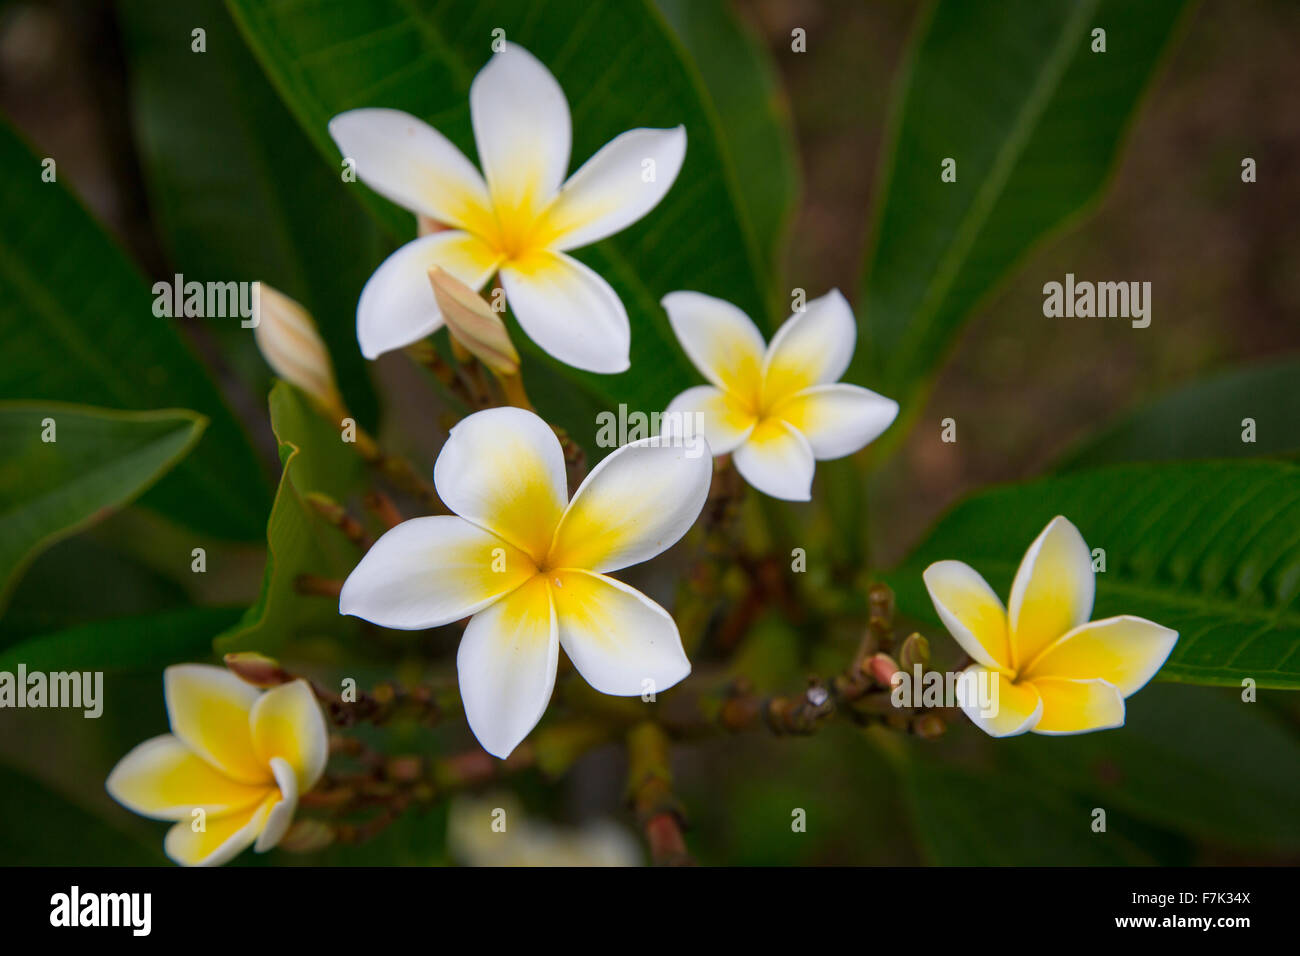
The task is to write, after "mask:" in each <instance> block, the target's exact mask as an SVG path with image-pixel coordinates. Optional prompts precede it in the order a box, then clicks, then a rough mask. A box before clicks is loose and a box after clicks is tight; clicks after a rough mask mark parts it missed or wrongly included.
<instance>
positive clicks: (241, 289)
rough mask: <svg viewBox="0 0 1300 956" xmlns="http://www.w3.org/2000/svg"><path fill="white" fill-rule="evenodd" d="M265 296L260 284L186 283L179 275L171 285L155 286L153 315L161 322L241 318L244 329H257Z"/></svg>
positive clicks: (158, 284) (160, 282)
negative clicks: (179, 319) (261, 299)
mask: <svg viewBox="0 0 1300 956" xmlns="http://www.w3.org/2000/svg"><path fill="white" fill-rule="evenodd" d="M261 294H262V288H261V283H259V282H197V281H194V280H191V281H189V282H186V281H185V276H183V275H181V274H180V273H179V272H178V273H176V275H175V276H174V277H173V279H172V281H171V282H162V281H159V282H155V283H154V284H153V314H154V315H156V316H158V318H160V319H164V318H165V319H175V318H180V317H182V316H184V317H186V318H191V319H235V318H237V319H239V320H240V322H239V324H240V326H241V327H242V328H245V329H255V328H257V323H258V316H259V315H260V314H261V310H260V309H259V308H258V306H259V305H260V304H261V302H260V296H261Z"/></svg>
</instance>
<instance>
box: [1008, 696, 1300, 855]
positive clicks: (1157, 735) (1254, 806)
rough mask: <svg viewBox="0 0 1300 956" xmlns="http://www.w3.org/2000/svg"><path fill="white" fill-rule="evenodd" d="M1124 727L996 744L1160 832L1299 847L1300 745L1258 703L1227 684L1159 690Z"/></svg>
mask: <svg viewBox="0 0 1300 956" xmlns="http://www.w3.org/2000/svg"><path fill="white" fill-rule="evenodd" d="M1127 709H1128V714H1127V720H1126V722H1125V724H1124V727H1123V729H1121V730H1115V731H1107V732H1104V733H1095V734H1079V735H1077V736H1073V737H1040V736H1038V735H1035V734H1026V735H1025V736H1023V737H1019V738H1016V739H1015V740H1005V741H998V742H997V745H998V747H999V749H1000V751H1001V752H1002V754H1003V755H1004V756H1005V757H1006V758H1008V760H1009V761H1010V762H1012V763H1013V764H1015V765H1017V766H1019V767H1020V768H1021V770H1022V772H1027V773H1033V774H1035V775H1036V776H1038V777H1041V778H1043V779H1045V780H1046V781H1048V782H1050V783H1052V784H1054V785H1056V786H1060V787H1064V788H1067V789H1069V790H1071V791H1073V792H1076V793H1080V794H1083V795H1086V796H1087V797H1088V799H1089V805H1090V806H1100V807H1104V808H1108V809H1116V808H1118V809H1120V810H1122V811H1124V812H1125V813H1127V814H1129V815H1130V816H1133V817H1137V818H1139V819H1142V820H1145V821H1146V822H1147V823H1149V824H1151V825H1152V826H1157V827H1163V828H1167V829H1172V830H1177V831H1179V832H1182V833H1186V834H1190V835H1192V836H1195V837H1198V838H1200V839H1204V840H1208V841H1210V842H1212V843H1216V844H1220V845H1224V844H1226V845H1229V846H1235V847H1245V848H1249V849H1252V850H1256V851H1259V850H1264V851H1271V852H1274V853H1294V852H1296V850H1297V849H1300V815H1298V814H1297V813H1296V812H1295V808H1296V807H1297V806H1300V744H1298V743H1297V742H1296V739H1295V735H1294V734H1291V733H1288V732H1287V731H1286V730H1285V729H1284V728H1283V727H1282V726H1280V725H1279V724H1278V723H1277V722H1276V721H1274V720H1272V719H1270V717H1269V715H1268V714H1267V713H1266V712H1265V711H1264V710H1263V709H1262V705H1261V704H1258V703H1246V702H1244V701H1242V699H1241V696H1240V693H1239V692H1236V693H1234V692H1233V691H1229V690H1224V689H1221V688H1208V687H1176V686H1171V685H1156V686H1152V687H1148V688H1145V689H1144V690H1142V691H1140V692H1138V694H1136V695H1135V696H1134V697H1132V698H1130V699H1129V701H1128V705H1127Z"/></svg>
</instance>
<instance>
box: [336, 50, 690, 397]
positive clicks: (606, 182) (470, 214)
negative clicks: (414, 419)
mask: <svg viewBox="0 0 1300 956" xmlns="http://www.w3.org/2000/svg"><path fill="white" fill-rule="evenodd" d="M469 106H470V118H471V120H472V121H473V126H474V141H475V144H476V145H477V147H478V156H479V161H480V162H481V163H482V166H483V175H480V174H479V171H478V170H477V169H476V168H474V165H473V164H472V163H471V162H470V161H469V160H468V159H466V158H465V156H464V154H462V153H461V152H460V150H458V149H457V148H456V147H455V146H453V145H452V143H451V142H450V141H449V140H448V139H447V138H446V137H445V136H443V135H442V134H441V133H439V132H438V131H437V130H435V129H434V128H433V127H431V126H429V125H428V124H427V123H424V122H423V121H421V120H419V119H417V118H416V117H414V116H411V115H409V114H407V113H403V112H400V111H398V110H391V109H359V110H350V111H348V112H346V113H340V114H339V115H338V116H336V117H334V119H332V120H331V121H330V126H329V129H330V135H331V136H332V137H334V142H335V143H337V144H338V147H339V149H340V150H341V151H342V153H343V155H344V157H346V158H349V159H351V160H353V161H354V162H355V163H356V172H357V175H358V176H359V177H360V178H361V180H362V181H364V182H365V183H366V184H367V185H369V186H370V187H371V188H372V189H374V190H375V191H376V192H378V193H379V194H381V195H383V196H385V197H387V198H388V199H391V200H392V201H393V202H395V203H397V204H398V205H400V206H403V207H405V208H407V209H409V210H411V211H412V212H414V213H416V214H418V215H422V216H426V217H428V218H429V219H432V220H435V221H436V222H438V223H440V224H442V225H445V226H447V227H448V228H447V229H446V230H444V231H440V232H435V233H433V234H431V235H427V236H423V237H421V238H419V239H416V240H414V241H413V242H409V243H407V244H406V245H404V246H403V247H402V248H400V249H398V250H397V251H396V252H395V253H393V254H392V255H391V256H390V257H389V258H388V259H387V260H386V261H385V262H384V263H383V265H381V266H380V267H379V269H378V270H377V271H376V272H375V274H374V275H373V276H372V277H371V279H370V281H369V282H367V283H366V286H365V289H364V290H363V291H362V293H361V301H360V302H359V303H358V305H357V339H358V341H359V342H360V344H361V351H362V352H363V353H364V354H365V356H366V357H367V358H375V357H376V356H378V355H381V354H382V353H384V352H388V351H390V350H392V349H397V348H402V347H403V346H406V345H410V344H411V343H412V342H416V341H418V340H419V339H421V338H423V337H424V336H426V335H428V334H429V333H430V332H433V331H434V330H435V329H437V328H439V327H440V326H441V325H442V317H441V316H440V315H439V313H438V307H437V304H436V303H435V302H434V298H433V291H432V289H431V288H430V286H429V277H428V270H429V267H430V266H435V265H436V266H441V267H442V268H443V269H445V270H447V272H449V273H451V274H452V275H453V276H455V277H456V278H457V279H459V280H460V281H462V282H464V283H465V284H466V285H468V286H470V287H471V288H473V289H481V288H482V287H483V286H484V285H485V284H486V283H487V281H488V280H489V279H490V278H491V277H492V275H493V274H498V275H499V276H500V279H501V284H502V286H503V287H504V289H505V293H506V298H507V300H508V301H509V303H510V307H511V309H512V310H513V311H514V314H515V317H516V318H517V319H518V320H519V324H520V326H521V327H522V328H523V330H524V331H525V332H526V333H528V335H529V336H530V337H531V338H532V339H533V341H534V342H536V343H537V344H538V345H540V346H541V347H542V348H543V349H545V350H546V351H547V352H549V353H550V354H551V355H553V356H554V357H555V358H557V359H559V360H560V361H562V362H566V363H568V364H569V365H572V366H575V367H577V368H581V369H588V370H590V371H593V372H622V371H624V370H626V369H627V368H628V349H629V345H630V343H631V330H630V328H629V326H628V319H627V312H626V311H625V310H624V308H623V303H622V302H621V301H620V300H619V298H618V295H617V294H616V293H615V292H614V290H613V289H611V288H610V286H609V284H608V283H607V282H605V280H604V279H602V278H601V277H600V276H598V275H596V273H594V272H592V271H591V270H590V269H588V268H587V267H586V266H585V265H583V264H582V263H581V262H579V261H578V260H576V259H574V258H572V257H571V256H568V255H566V252H568V251H569V250H572V249H578V248H581V247H582V246H587V245H590V244H591V243H593V242H596V241H597V240H599V239H603V238H605V237H606V236H609V235H612V234H613V233H616V232H619V231H620V230H622V229H625V228H626V227H627V226H629V225H631V224H632V223H634V222H636V221H637V220H638V219H640V218H641V217H642V216H644V215H645V214H646V213H648V212H649V211H650V210H651V209H653V208H654V207H655V206H656V205H658V203H659V201H660V200H661V199H663V197H664V195H665V194H666V193H667V192H668V189H669V187H671V186H672V184H673V180H675V179H676V178H677V173H678V171H679V170H680V169H681V166H682V160H683V159H684V158H685V155H686V130H685V129H684V128H683V127H681V126H678V127H676V128H675V129H634V130H629V131H628V132H626V133H622V134H620V135H619V136H616V137H615V138H614V139H612V140H611V141H610V142H609V143H607V144H606V145H605V146H604V147H603V148H601V149H600V150H599V151H598V152H597V153H596V154H595V155H594V156H592V157H591V159H589V160H588V161H587V162H586V164H584V165H583V167H582V168H581V169H579V170H578V171H577V172H576V173H574V174H573V175H572V176H571V177H569V179H568V180H567V181H566V180H565V178H564V176H565V173H566V172H567V170H568V168H569V149H570V140H571V132H570V117H569V104H568V102H567V101H566V100H565V98H564V91H563V90H562V89H560V84H559V83H558V82H556V80H555V77H554V76H552V75H551V72H550V71H549V70H547V69H546V67H545V66H543V65H542V64H541V63H540V62H539V61H538V60H537V59H536V58H535V57H534V56H533V55H532V54H531V53H529V52H528V51H527V50H525V49H524V48H523V47H521V46H518V45H517V44H513V43H511V44H508V45H507V46H506V48H505V49H504V50H502V51H501V52H500V53H497V54H495V55H493V57H492V59H491V60H489V61H488V63H487V65H486V66H485V67H483V69H482V70H480V71H479V74H478V76H476V77H475V78H474V82H473V83H472V84H470V89H469Z"/></svg>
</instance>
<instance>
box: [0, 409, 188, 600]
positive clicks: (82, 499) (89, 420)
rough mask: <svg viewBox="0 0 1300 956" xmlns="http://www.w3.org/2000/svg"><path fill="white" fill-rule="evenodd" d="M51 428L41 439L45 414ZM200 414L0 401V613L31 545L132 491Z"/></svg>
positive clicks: (182, 440) (157, 469)
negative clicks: (0, 456)
mask: <svg viewBox="0 0 1300 956" xmlns="http://www.w3.org/2000/svg"><path fill="white" fill-rule="evenodd" d="M46 420H49V422H50V425H49V427H50V428H51V429H53V430H54V432H53V437H54V439H55V440H53V441H45V440H44V436H45V430H46V426H45V424H44V423H45V422H46ZM206 425H207V420H206V419H205V418H203V416H202V415H198V414H195V413H194V412H191V411H186V410H183V409H170V410H165V411H155V412H115V411H109V410H107V409H101V408H89V407H87V406H83V405H64V404H62V403H58V402H0V447H3V448H5V449H6V453H7V454H6V458H5V460H4V462H3V464H0V613H2V612H3V610H4V606H5V604H6V602H7V601H8V599H9V595H10V594H11V593H12V591H13V587H14V584H15V583H16V581H17V577H18V575H20V574H21V573H22V571H23V570H24V569H25V568H26V567H27V566H28V565H29V564H30V563H31V561H32V558H33V557H35V555H36V553H37V552H39V551H41V550H43V549H44V548H47V547H49V546H50V545H51V544H53V543H54V542H55V541H58V540H60V539H62V538H66V537H68V536H69V535H72V534H75V533H76V532H78V531H80V530H81V529H83V528H85V527H86V526H88V525H90V524H93V523H94V522H95V521H97V520H99V519H100V518H103V517H104V516H105V515H106V514H107V513H109V512H110V511H112V510H113V509H115V508H120V507H122V506H123V505H125V504H127V503H128V502H130V501H132V500H134V499H135V498H137V497H138V496H139V495H140V494H141V492H143V491H144V490H145V489H146V488H148V487H149V486H150V485H152V484H154V483H155V482H156V481H158V479H159V478H160V477H162V476H163V475H164V474H166V473H167V472H168V471H170V470H171V469H172V468H173V467H175V465H176V463H177V462H178V461H180V460H181V459H182V458H184V457H185V455H186V454H187V453H188V452H189V451H190V449H191V448H193V447H194V444H195V442H197V441H198V439H199V436H200V435H201V434H202V433H203V429H204V427H205V426H206Z"/></svg>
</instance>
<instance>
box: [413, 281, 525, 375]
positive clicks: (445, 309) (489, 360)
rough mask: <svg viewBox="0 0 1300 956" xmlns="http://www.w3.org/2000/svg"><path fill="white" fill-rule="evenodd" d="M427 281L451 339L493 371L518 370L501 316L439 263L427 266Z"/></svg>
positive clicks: (501, 373) (508, 373) (507, 372)
mask: <svg viewBox="0 0 1300 956" xmlns="http://www.w3.org/2000/svg"><path fill="white" fill-rule="evenodd" d="M429 281H430V282H431V283H432V284H433V296H434V298H435V299H436V300H437V302H438V311H439V312H441V313H442V318H443V321H444V322H446V323H447V328H448V330H450V332H451V335H452V339H453V341H455V342H459V343H460V345H461V346H463V347H464V349H465V350H466V351H467V352H469V353H470V354H471V355H473V356H474V357H475V358H476V359H478V360H479V361H480V362H482V363H483V364H484V365H486V366H487V367H488V368H490V369H491V370H492V371H493V372H495V373H496V374H498V375H516V374H518V372H519V353H518V352H516V351H515V347H514V344H513V343H512V342H511V341H510V334H509V333H508V332H507V331H506V324H505V323H504V322H502V321H501V316H499V315H497V314H496V313H495V312H493V311H492V309H491V307H489V306H488V304H487V303H486V302H484V301H483V299H482V298H481V297H480V296H479V295H478V294H477V293H476V292H475V291H474V290H473V289H471V288H470V287H469V286H467V285H466V284H465V283H463V282H461V281H460V280H459V279H457V278H456V277H455V276H453V275H451V274H450V273H448V272H447V271H446V270H444V269H442V268H440V267H439V266H433V267H432V268H431V269H429Z"/></svg>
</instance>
